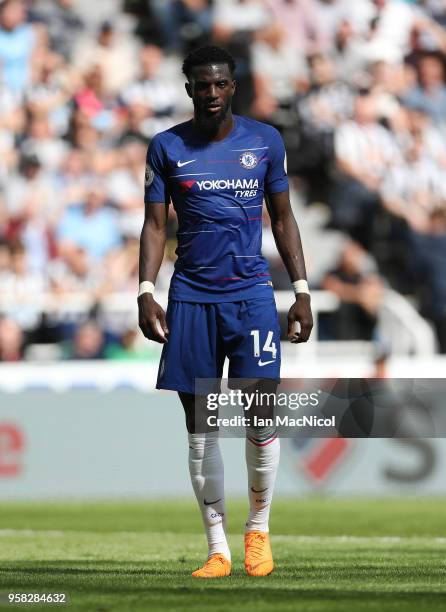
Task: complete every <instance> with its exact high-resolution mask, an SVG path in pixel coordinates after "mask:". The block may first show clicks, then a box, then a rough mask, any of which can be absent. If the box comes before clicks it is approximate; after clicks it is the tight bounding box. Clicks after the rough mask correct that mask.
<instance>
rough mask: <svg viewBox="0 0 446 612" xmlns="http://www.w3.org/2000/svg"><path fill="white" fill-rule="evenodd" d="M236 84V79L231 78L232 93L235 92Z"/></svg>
mask: <svg viewBox="0 0 446 612" xmlns="http://www.w3.org/2000/svg"><path fill="white" fill-rule="evenodd" d="M236 86H237V82H236V80H235V79H232V93H234V92H235V89H236Z"/></svg>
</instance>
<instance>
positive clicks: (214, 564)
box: [192, 553, 231, 578]
mask: <svg viewBox="0 0 446 612" xmlns="http://www.w3.org/2000/svg"><path fill="white" fill-rule="evenodd" d="M230 574H231V562H230V561H228V560H227V559H226V557H225V556H224V555H222V554H221V553H215V554H214V555H211V556H210V557H209V559H208V560H207V561H206V563H205V564H204V565H203V567H200V569H197V570H195V572H192V576H193V577H194V578H223V576H229V575H230Z"/></svg>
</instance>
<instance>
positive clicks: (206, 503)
mask: <svg viewBox="0 0 446 612" xmlns="http://www.w3.org/2000/svg"><path fill="white" fill-rule="evenodd" d="M220 500H221V497H220V498H219V499H216V500H215V501H212V502H207V501H206V500H204V505H205V506H213V505H214V504H217V503H218V502H219V501H220Z"/></svg>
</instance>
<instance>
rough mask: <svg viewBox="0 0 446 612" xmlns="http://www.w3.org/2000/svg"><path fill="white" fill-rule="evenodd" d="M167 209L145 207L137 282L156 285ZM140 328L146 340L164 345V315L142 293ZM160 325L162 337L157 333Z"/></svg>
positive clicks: (161, 205)
mask: <svg viewBox="0 0 446 612" xmlns="http://www.w3.org/2000/svg"><path fill="white" fill-rule="evenodd" d="M167 212H168V205H166V204H164V202H150V203H149V204H146V210H145V216H144V225H143V227H142V231H141V238H140V245H139V282H140V283H142V282H143V281H150V282H152V283H153V284H155V281H156V277H157V276H158V272H159V269H160V267H161V263H162V261H163V256H164V247H165V245H166V221H167ZM138 310H139V327H140V328H141V331H142V333H143V334H144V336H145V337H146V338H148V339H149V340H154V341H155V342H161V343H164V342H167V338H166V336H167V334H168V333H169V330H168V328H167V323H166V314H165V312H164V310H163V308H162V307H161V306H160V305H159V304H158V303H157V302H156V301H155V299H154V297H153V294H152V293H143V294H142V295H141V296H140V297H139V298H138ZM157 321H159V322H160V325H161V329H162V331H163V334H161V332H160V331H159V329H158V325H157Z"/></svg>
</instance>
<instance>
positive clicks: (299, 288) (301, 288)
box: [293, 280, 310, 295]
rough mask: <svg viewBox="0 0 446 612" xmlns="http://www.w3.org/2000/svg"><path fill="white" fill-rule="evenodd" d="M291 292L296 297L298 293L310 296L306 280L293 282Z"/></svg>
mask: <svg viewBox="0 0 446 612" xmlns="http://www.w3.org/2000/svg"><path fill="white" fill-rule="evenodd" d="M293 290H294V294H295V295H297V294H298V293H307V294H308V295H310V290H309V288H308V283H307V281H306V280H298V281H294V283H293Z"/></svg>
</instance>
